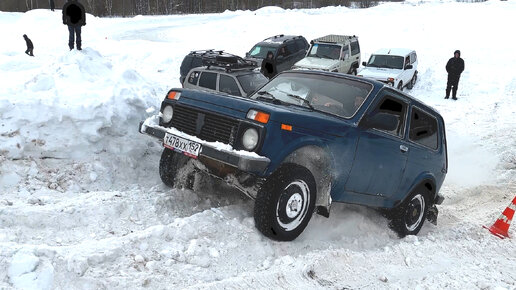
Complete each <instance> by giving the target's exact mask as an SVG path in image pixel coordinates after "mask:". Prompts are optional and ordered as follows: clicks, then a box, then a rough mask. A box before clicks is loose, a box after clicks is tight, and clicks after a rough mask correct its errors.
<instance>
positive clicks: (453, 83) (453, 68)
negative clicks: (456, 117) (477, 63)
mask: <svg viewBox="0 0 516 290" xmlns="http://www.w3.org/2000/svg"><path fill="white" fill-rule="evenodd" d="M446 71H447V72H448V83H447V84H446V97H444V98H445V99H448V98H449V97H450V90H451V91H452V99H454V100H456V99H457V87H458V86H459V79H460V74H461V73H462V72H463V71H464V60H463V59H462V58H460V50H456V51H455V52H454V55H453V57H452V58H450V60H448V63H447V64H446Z"/></svg>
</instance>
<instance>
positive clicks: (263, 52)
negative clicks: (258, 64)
mask: <svg viewBox="0 0 516 290" xmlns="http://www.w3.org/2000/svg"><path fill="white" fill-rule="evenodd" d="M277 49H278V48H277V47H272V46H264V45H258V44H257V45H255V46H254V47H253V48H252V49H251V51H249V55H250V56H251V57H255V58H265V57H266V56H267V52H269V51H271V52H272V55H276V50H277Z"/></svg>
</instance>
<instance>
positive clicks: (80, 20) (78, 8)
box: [63, 0, 86, 50]
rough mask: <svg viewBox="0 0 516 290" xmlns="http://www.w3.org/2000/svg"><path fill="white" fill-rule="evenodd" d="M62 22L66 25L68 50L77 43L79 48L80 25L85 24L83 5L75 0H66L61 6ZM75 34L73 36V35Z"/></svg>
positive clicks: (80, 42) (80, 43) (80, 41)
mask: <svg viewBox="0 0 516 290" xmlns="http://www.w3.org/2000/svg"><path fill="white" fill-rule="evenodd" d="M63 24H66V25H68V32H69V33H70V35H69V37H68V47H70V50H72V49H73V47H74V38H75V43H76V44H77V49H78V50H81V49H82V48H81V45H82V39H81V27H82V26H84V25H86V12H85V11H84V6H82V4H81V3H79V1H77V0H68V2H66V3H65V5H64V6H63ZM74 36H75V37H74Z"/></svg>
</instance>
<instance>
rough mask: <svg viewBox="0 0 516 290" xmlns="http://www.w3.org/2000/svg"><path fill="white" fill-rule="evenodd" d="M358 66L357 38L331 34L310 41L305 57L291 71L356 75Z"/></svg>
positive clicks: (358, 46) (358, 45) (358, 47)
mask: <svg viewBox="0 0 516 290" xmlns="http://www.w3.org/2000/svg"><path fill="white" fill-rule="evenodd" d="M359 66H360V44H359V43H358V37H356V36H354V35H353V36H347V35H333V34H332V35H326V36H323V37H319V38H316V39H314V40H312V41H311V42H310V49H309V50H308V53H307V54H306V57H305V58H303V59H302V60H300V61H298V62H297V63H296V64H294V66H293V69H310V70H323V71H331V72H342V73H348V74H352V75H356V74H357V69H358V67H359Z"/></svg>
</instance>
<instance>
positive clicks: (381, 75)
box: [358, 67, 402, 81]
mask: <svg viewBox="0 0 516 290" xmlns="http://www.w3.org/2000/svg"><path fill="white" fill-rule="evenodd" d="M401 72H402V70H401V69H388V68H379V67H366V68H364V69H362V70H361V71H360V72H359V73H358V75H361V76H363V77H366V78H371V79H375V80H380V81H386V80H387V79H388V78H395V79H396V78H397V77H398V76H399V75H400V74H401Z"/></svg>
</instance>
